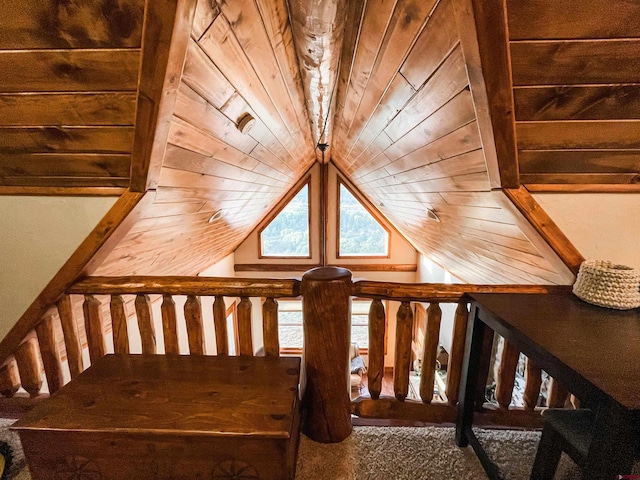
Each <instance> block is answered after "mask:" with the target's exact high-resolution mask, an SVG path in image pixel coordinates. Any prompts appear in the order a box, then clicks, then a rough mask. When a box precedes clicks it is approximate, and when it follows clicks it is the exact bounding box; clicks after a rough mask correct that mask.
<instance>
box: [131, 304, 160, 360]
mask: <svg viewBox="0 0 640 480" xmlns="http://www.w3.org/2000/svg"><path fill="white" fill-rule="evenodd" d="M135 307H136V318H137V319H138V329H139V330H140V339H141V342H142V353H150V354H154V353H156V332H155V327H154V325H153V316H152V313H151V297H149V295H144V294H138V295H136V300H135Z"/></svg>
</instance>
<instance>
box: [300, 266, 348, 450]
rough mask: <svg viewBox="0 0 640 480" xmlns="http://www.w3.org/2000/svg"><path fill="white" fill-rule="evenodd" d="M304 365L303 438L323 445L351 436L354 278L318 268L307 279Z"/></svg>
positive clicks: (304, 283)
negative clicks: (350, 349) (305, 381)
mask: <svg viewBox="0 0 640 480" xmlns="http://www.w3.org/2000/svg"><path fill="white" fill-rule="evenodd" d="M301 292H302V296H303V298H302V311H303V319H304V320H303V321H304V362H305V372H306V377H307V379H306V380H307V383H306V389H305V393H304V399H303V406H304V408H305V410H306V412H305V414H306V420H305V424H304V428H303V432H304V433H305V434H306V435H307V436H308V437H309V438H311V439H312V440H315V441H317V442H322V443H337V442H341V441H342V440H344V439H345V438H347V437H348V436H349V435H350V434H351V430H352V427H351V400H350V398H349V379H348V372H349V344H350V337H351V335H350V334H351V272H350V271H349V270H346V269H344V268H337V267H318V268H314V269H312V270H309V271H308V272H306V273H305V274H304V276H303V277H302V284H301Z"/></svg>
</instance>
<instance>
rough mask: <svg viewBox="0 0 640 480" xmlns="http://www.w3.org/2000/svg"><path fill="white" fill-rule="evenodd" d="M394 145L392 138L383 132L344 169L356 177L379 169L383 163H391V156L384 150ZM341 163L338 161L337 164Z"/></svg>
mask: <svg viewBox="0 0 640 480" xmlns="http://www.w3.org/2000/svg"><path fill="white" fill-rule="evenodd" d="M391 145H392V142H391V139H390V138H389V137H388V136H387V135H386V134H385V133H384V132H382V133H381V134H380V135H378V136H377V137H376V139H375V140H374V141H373V142H371V144H369V145H368V146H367V148H366V149H365V150H364V151H363V152H362V153H361V154H360V156H359V157H358V158H357V159H356V160H355V161H354V162H353V163H352V164H351V165H349V166H347V167H346V169H345V170H344V171H345V172H346V173H348V174H349V175H350V176H351V177H353V178H356V177H358V176H360V175H366V174H367V173H369V172H371V171H374V170H377V169H378V168H380V167H381V166H383V165H386V164H387V163H389V161H390V160H389V158H388V157H387V156H386V155H385V154H384V151H385V150H386V149H387V148H389V147H390V146H391ZM338 164H339V163H338V162H336V165H338Z"/></svg>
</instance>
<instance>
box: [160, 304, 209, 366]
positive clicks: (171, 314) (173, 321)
mask: <svg viewBox="0 0 640 480" xmlns="http://www.w3.org/2000/svg"><path fill="white" fill-rule="evenodd" d="M185 309H186V305H185ZM160 311H161V312H162V333H163V335H164V352H165V353H175V354H179V353H180V344H179V343H178V318H177V315H176V302H174V301H173V297H172V296H171V295H168V294H164V295H163V296H162V306H161V307H160ZM186 316H187V314H186V310H185V317H186ZM202 350H203V351H204V346H203V348H202Z"/></svg>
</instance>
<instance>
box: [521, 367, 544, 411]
mask: <svg viewBox="0 0 640 480" xmlns="http://www.w3.org/2000/svg"><path fill="white" fill-rule="evenodd" d="M525 378H526V380H525V386H524V394H523V400H524V408H526V409H527V410H533V409H534V408H535V407H536V406H537V405H538V398H539V397H540V386H541V385H542V370H541V369H540V368H539V367H537V366H536V365H534V364H533V363H532V362H531V360H529V359H528V358H527V361H526V370H525Z"/></svg>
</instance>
